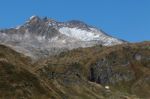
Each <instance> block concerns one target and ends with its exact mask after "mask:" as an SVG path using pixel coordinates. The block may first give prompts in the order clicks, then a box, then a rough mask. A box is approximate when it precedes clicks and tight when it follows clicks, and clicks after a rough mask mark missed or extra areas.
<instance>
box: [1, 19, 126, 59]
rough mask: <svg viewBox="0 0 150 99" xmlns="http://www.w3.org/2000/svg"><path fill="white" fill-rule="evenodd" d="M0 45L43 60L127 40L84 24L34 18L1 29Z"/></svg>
mask: <svg viewBox="0 0 150 99" xmlns="http://www.w3.org/2000/svg"><path fill="white" fill-rule="evenodd" d="M0 43H1V44H5V45H7V46H10V47H11V48H13V49H15V50H17V51H18V52H21V53H23V54H25V55H27V56H30V57H32V58H34V59H39V58H42V57H47V56H50V55H55V54H58V53H60V52H62V51H66V50H71V49H74V48H79V47H90V46H94V45H96V44H102V45H104V46H112V45H116V44H122V43H124V41H122V40H119V39H117V38H113V37H111V36H109V35H107V34H106V33H104V32H103V31H102V30H99V29H97V28H95V27H92V26H89V25H87V24H85V23H83V22H80V21H75V20H73V21H68V22H57V21H55V20H52V19H48V18H43V19H42V18H39V17H37V16H32V17H31V18H30V19H29V20H28V21H27V22H26V23H25V24H23V25H21V26H18V27H16V28H11V29H5V30H1V31H0Z"/></svg>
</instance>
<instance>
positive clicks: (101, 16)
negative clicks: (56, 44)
mask: <svg viewBox="0 0 150 99" xmlns="http://www.w3.org/2000/svg"><path fill="white" fill-rule="evenodd" d="M32 15H38V16H41V17H44V16H47V17H49V18H53V19H56V20H58V21H67V20H72V19H77V20H82V21H84V22H86V23H88V24H90V25H93V26H96V27H98V28H101V29H103V30H104V31H105V32H106V33H108V34H110V35H112V36H115V37H118V38H121V39H124V40H127V41H131V42H139V41H144V40H150V0H0V28H1V29H2V28H9V27H15V26H17V25H21V24H23V23H24V22H25V21H26V20H27V19H28V18H29V17H30V16H32Z"/></svg>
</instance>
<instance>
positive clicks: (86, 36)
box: [59, 27, 100, 41]
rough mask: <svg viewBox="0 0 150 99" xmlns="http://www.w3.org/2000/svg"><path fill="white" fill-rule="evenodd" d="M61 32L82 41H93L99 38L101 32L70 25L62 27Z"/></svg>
mask: <svg viewBox="0 0 150 99" xmlns="http://www.w3.org/2000/svg"><path fill="white" fill-rule="evenodd" d="M59 32H60V33H62V34H64V35H66V36H69V37H73V38H76V39H79V40H81V41H92V40H99V39H100V34H98V33H93V32H92V31H86V30H81V29H78V28H69V27H62V28H60V29H59Z"/></svg>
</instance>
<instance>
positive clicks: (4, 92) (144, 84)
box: [0, 42, 150, 99]
mask: <svg viewBox="0 0 150 99" xmlns="http://www.w3.org/2000/svg"><path fill="white" fill-rule="evenodd" d="M0 68H1V69H0V79H2V80H1V82H0V98H4V99H7V98H9V99H10V98H15V99H16V98H25V99H30V98H31V99H34V98H35V99H37V97H38V98H39V99H49V98H50V99H149V97H150V42H143V43H137V44H122V45H115V46H110V47H103V46H101V45H97V46H94V47H89V48H78V49H74V50H71V51H67V52H62V53H60V54H59V55H55V56H52V57H49V58H47V59H46V60H39V61H38V62H36V63H34V64H32V62H31V59H30V58H29V57H25V56H24V55H22V54H19V53H17V52H15V51H14V50H11V49H10V48H8V47H5V46H3V45H1V46H0Z"/></svg>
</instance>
